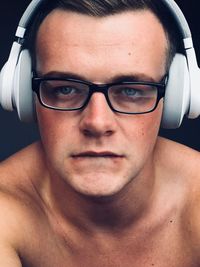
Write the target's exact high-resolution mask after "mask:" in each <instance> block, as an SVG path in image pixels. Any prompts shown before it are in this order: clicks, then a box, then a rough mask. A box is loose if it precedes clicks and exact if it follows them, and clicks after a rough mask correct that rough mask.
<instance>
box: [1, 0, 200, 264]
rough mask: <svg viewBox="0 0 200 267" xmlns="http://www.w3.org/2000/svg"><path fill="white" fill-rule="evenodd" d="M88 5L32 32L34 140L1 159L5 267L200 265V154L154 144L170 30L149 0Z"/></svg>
mask: <svg viewBox="0 0 200 267" xmlns="http://www.w3.org/2000/svg"><path fill="white" fill-rule="evenodd" d="M54 2H55V3H56V1H54ZM93 2H94V1H89V0H85V1H83V0H82V1H79V0H76V1H73V2H72V3H71V6H73V5H74V6H73V7H71V8H69V5H68V3H69V1H67V0H66V1H62V6H59V7H56V8H54V9H53V10H50V11H48V12H47V14H46V16H44V18H43V19H42V21H41V23H39V28H38V29H37V31H36V34H35V35H36V36H35V45H34V47H33V50H32V52H33V53H34V52H35V66H34V68H35V77H34V79H33V80H34V81H33V85H34V86H33V90H35V92H36V94H37V96H36V99H35V101H36V112H37V122H38V126H39V130H40V134H41V142H37V143H35V144H32V145H30V146H29V147H27V148H25V149H24V150H22V151H20V152H18V153H17V154H15V155H13V156H12V157H10V158H9V159H7V160H6V161H4V162H2V163H1V166H0V173H1V174H0V175H1V180H0V181H1V182H0V184H1V196H0V198H1V199H0V207H1V208H0V215H1V216H0V218H1V219H0V265H1V266H2V267H18V266H23V267H30V266H33V267H47V266H48V267H60V266H61V267H65V266H66V267H71V266H72V267H76V266H87V267H89V266H97V267H100V266H101V267H102V266H106V267H111V266H112V267H114V266H123V267H132V266H134V267H138V266H142V267H146V266H159V267H168V266H174V267H198V266H199V265H200V225H199V219H200V218H199V217H200V215H199V208H200V193H199V192H200V179H199V169H200V167H199V166H200V158H199V154H198V153H197V152H195V151H193V150H191V149H190V148H187V147H185V146H183V145H180V144H176V143H174V142H172V141H169V140H166V139H163V138H160V137H158V130H159V127H160V122H161V116H162V109H163V93H162V92H163V88H164V86H165V83H166V82H167V79H166V74H167V71H168V68H169V65H170V62H171V60H172V53H174V52H172V51H174V50H175V49H174V48H173V45H172V44H171V43H170V40H172V39H173V38H172V35H170V34H169V32H167V31H166V29H164V27H163V24H162V23H161V21H160V18H158V16H157V15H156V13H155V12H153V10H152V9H150V7H151V4H149V1H141V5H140V6H137V2H138V1H130V2H131V3H130V5H132V8H130V7H129V8H128V7H126V8H122V7H120V6H121V5H122V2H124V1H103V0H102V1H98V2H100V5H98V2H96V1H95V2H96V4H95V3H93ZM118 2H119V3H118ZM127 2H128V1H127ZM151 2H153V1H151ZM73 3H74V4H73ZM112 4H113V6H112ZM102 6H104V9H105V10H107V14H104V15H103V13H102V12H103V11H102V9H101V8H102ZM111 6H112V8H111ZM117 6H118V7H117ZM100 7H101V8H100ZM106 7H107V9H106ZM119 7H120V8H119ZM113 10H115V11H116V12H113ZM92 14H93V15H92ZM95 14H96V15H95ZM100 14H101V15H100ZM33 35H34V34H33ZM32 56H33V57H34V55H32ZM170 57H171V58H170ZM38 77H39V78H38ZM105 84H109V85H110V86H109V89H108V87H106V86H105ZM103 85H104V86H103ZM122 85H123V86H122ZM89 87H90V90H92V89H93V91H94V90H96V91H95V92H93V94H90V95H89V96H90V97H89V98H87V96H88V90H89ZM102 88H103V89H102ZM158 91H159V92H160V94H161V96H160V99H157V92H158ZM102 92H104V93H102ZM156 105H157V106H156Z"/></svg>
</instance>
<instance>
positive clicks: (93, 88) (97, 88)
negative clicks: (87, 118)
mask: <svg viewBox="0 0 200 267" xmlns="http://www.w3.org/2000/svg"><path fill="white" fill-rule="evenodd" d="M108 88H109V86H108V85H107V84H92V85H90V93H89V96H88V99H87V101H86V106H87V105H88V104H89V102H90V101H91V98H92V97H93V95H95V93H101V94H103V95H104V98H105V101H106V103H107V105H108V107H110V109H111V110H113V109H112V106H111V103H110V100H109V98H108Z"/></svg>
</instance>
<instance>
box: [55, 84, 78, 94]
mask: <svg viewBox="0 0 200 267" xmlns="http://www.w3.org/2000/svg"><path fill="white" fill-rule="evenodd" d="M54 91H55V93H56V94H62V95H69V94H73V93H76V91H77V90H76V89H75V88H73V87H67V86H63V87H58V88H55V89H54Z"/></svg>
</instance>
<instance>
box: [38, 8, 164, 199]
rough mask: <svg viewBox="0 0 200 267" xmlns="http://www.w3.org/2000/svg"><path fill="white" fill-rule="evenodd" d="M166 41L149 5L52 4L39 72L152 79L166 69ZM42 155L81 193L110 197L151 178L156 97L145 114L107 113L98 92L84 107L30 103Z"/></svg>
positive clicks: (103, 79) (102, 79) (42, 33)
mask: <svg viewBox="0 0 200 267" xmlns="http://www.w3.org/2000/svg"><path fill="white" fill-rule="evenodd" d="M166 50H167V42H166V36H165V33H164V30H163V28H162V26H161V24H160V23H159V21H158V20H157V18H156V17H155V16H154V15H153V14H152V13H151V12H150V11H140V12H139V11H137V12H136V11H130V12H126V13H121V14H117V15H113V16H108V17H105V18H95V17H90V16H86V15H81V14H77V13H74V12H67V11H64V10H54V11H53V12H51V13H50V14H49V15H48V16H47V18H46V19H45V20H44V21H43V23H42V25H41V26H40V29H39V32H38V36H37V43H36V52H37V58H36V59H37V71H38V74H39V75H40V76H43V75H47V76H50V77H58V76H62V77H63V75H65V74H66V76H67V77H69V76H70V77H74V76H75V77H77V76H78V77H79V79H80V78H82V79H83V80H87V81H90V82H93V83H98V84H101V83H109V82H113V81H114V80H116V78H118V77H122V78H123V79H124V80H126V77H127V76H128V77H130V76H132V77H134V79H137V80H143V81H144V80H146V81H155V82H159V81H160V80H161V78H162V77H163V76H164V74H165V60H166ZM36 108H37V116H38V123H39V128H40V132H41V138H42V142H43V146H44V149H45V153H46V154H45V155H46V157H47V159H48V162H49V166H50V168H51V169H52V171H53V173H54V175H56V176H57V177H59V178H62V179H63V180H64V181H65V182H66V183H67V184H68V185H69V188H73V189H74V190H75V191H77V192H79V193H81V194H85V195H88V196H110V195H114V194H116V193H118V192H120V191H121V190H122V189H123V188H126V185H127V184H129V185H130V184H133V183H134V181H135V180H136V178H137V177H144V176H145V177H147V176H148V175H149V176H151V174H152V173H151V171H152V160H153V159H152V157H153V149H154V146H155V143H156V140H157V133H158V129H159V124H160V119H161V113H162V101H160V103H159V105H158V107H157V109H156V110H155V111H154V112H152V113H148V114H141V115H125V114H119V113H115V112H113V111H112V110H111V109H110V108H109V106H108V104H107V102H106V99H105V96H104V95H103V94H102V93H99V92H97V93H94V94H93V96H92V97H91V99H90V102H89V104H88V105H87V107H86V108H85V109H83V110H78V111H56V110H50V109H47V108H44V107H42V106H41V105H40V104H39V103H38V101H37V103H36Z"/></svg>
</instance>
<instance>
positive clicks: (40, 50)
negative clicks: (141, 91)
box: [36, 9, 167, 76]
mask: <svg viewBox="0 0 200 267" xmlns="http://www.w3.org/2000/svg"><path fill="white" fill-rule="evenodd" d="M166 50H167V39H166V35H165V32H164V30H163V27H162V25H161V23H160V22H159V20H158V19H157V17H156V16H155V15H154V14H153V13H152V12H150V11H149V10H141V11H127V12H123V13H120V14H116V15H110V16H106V17H101V18H99V17H92V16H88V15H82V14H79V13H75V12H70V11H65V10H60V9H55V10H53V11H52V12H51V13H50V14H49V15H48V16H47V17H46V18H45V19H44V21H43V22H42V24H41V26H40V28H39V30H38V34H37V39H36V53H37V56H36V58H37V62H38V68H39V71H41V72H42V73H45V72H47V71H51V70H50V69H52V70H53V69H56V70H58V71H59V68H61V69H62V68H66V71H68V69H67V68H70V70H71V71H72V72H73V71H75V70H76V71H81V67H80V66H82V68H83V69H85V73H84V75H87V71H88V70H89V69H88V67H91V69H94V70H97V69H98V67H99V68H100V69H102V66H104V68H105V67H106V66H108V68H109V75H110V76H112V71H116V64H117V65H118V66H119V67H120V68H121V69H122V68H123V70H124V71H128V70H126V69H128V68H129V69H130V66H129V65H130V64H134V65H136V66H138V68H139V67H140V65H142V64H143V65H145V64H144V63H145V60H146V63H148V61H149V60H152V65H156V64H157V65H161V63H162V65H163V68H164V65H165V60H166ZM129 63H130V64H129ZM111 65H113V67H112V68H111ZM147 65H148V64H147ZM93 66H94V68H93ZM143 68H144V70H143V71H145V66H143ZM62 71H63V70H62ZM163 71H164V70H163ZM90 74H91V71H90ZM113 75H114V74H113Z"/></svg>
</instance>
